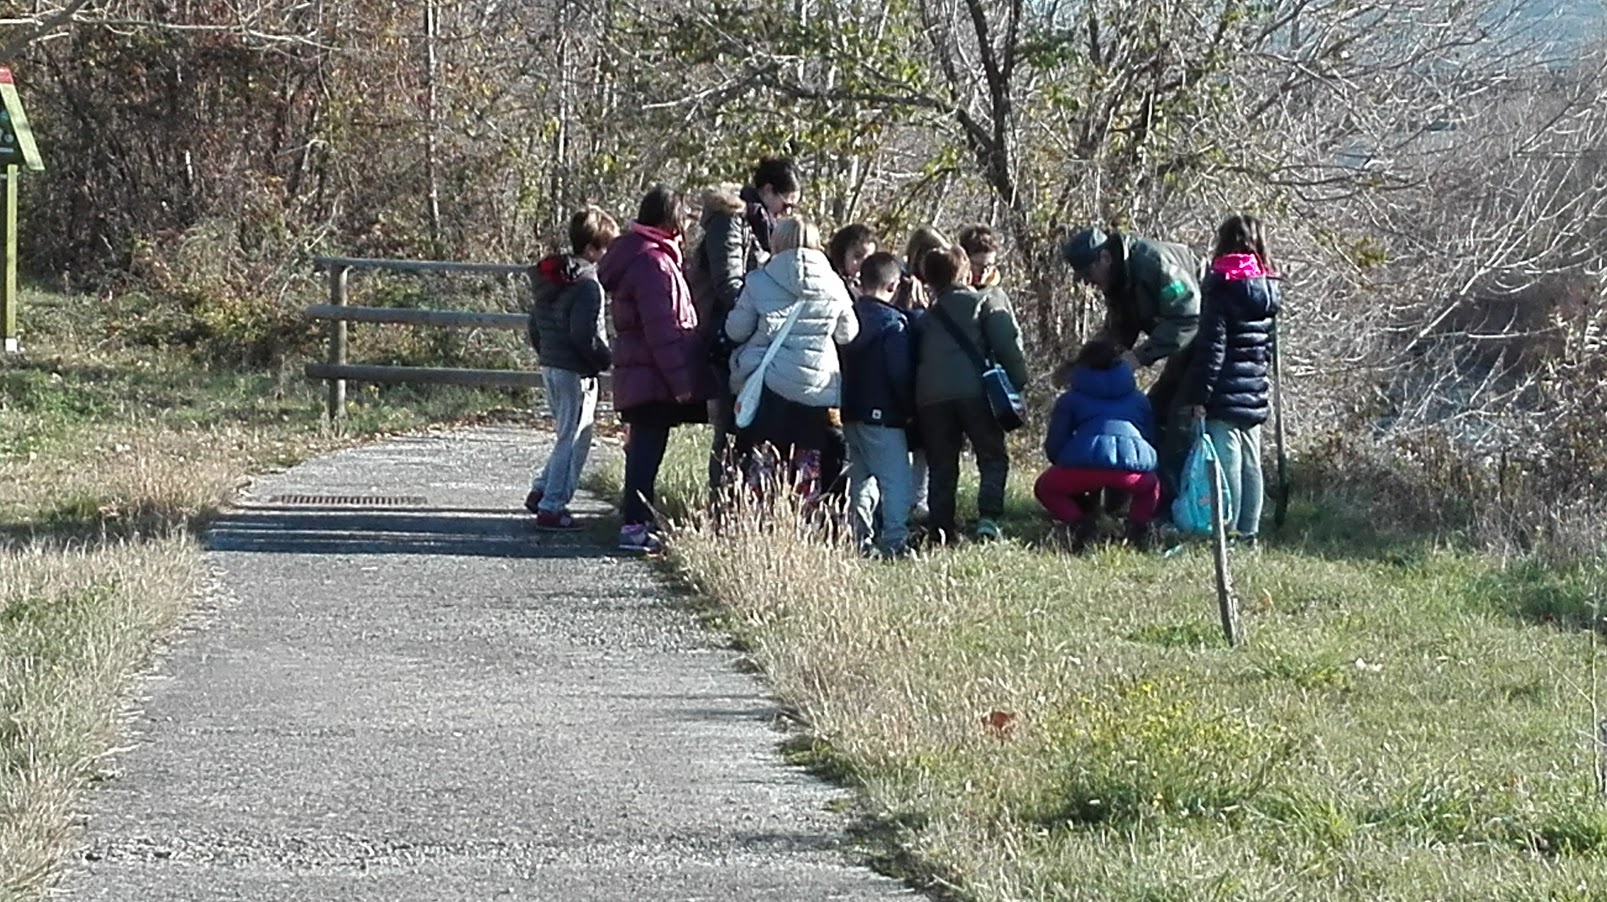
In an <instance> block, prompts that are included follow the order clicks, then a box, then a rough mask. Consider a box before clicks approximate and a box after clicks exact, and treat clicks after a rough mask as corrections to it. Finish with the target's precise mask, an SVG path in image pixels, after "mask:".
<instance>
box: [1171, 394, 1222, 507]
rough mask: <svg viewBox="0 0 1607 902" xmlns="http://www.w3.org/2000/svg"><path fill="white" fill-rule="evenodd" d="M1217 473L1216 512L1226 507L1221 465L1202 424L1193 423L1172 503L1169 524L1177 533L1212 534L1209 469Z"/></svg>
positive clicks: (1214, 446)
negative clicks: (1186, 457)
mask: <svg viewBox="0 0 1607 902" xmlns="http://www.w3.org/2000/svg"><path fill="white" fill-rule="evenodd" d="M1212 469H1215V470H1216V471H1217V485H1219V486H1222V495H1221V496H1220V497H1219V498H1218V504H1217V508H1216V509H1217V510H1218V511H1226V510H1227V508H1228V499H1227V496H1226V492H1227V480H1225V479H1222V478H1221V474H1222V462H1221V460H1220V459H1219V458H1218V457H1217V456H1216V445H1214V444H1213V443H1212V442H1211V437H1210V436H1208V435H1206V434H1205V423H1204V422H1202V421H1200V420H1195V421H1194V447H1192V448H1190V449H1189V456H1188V460H1186V461H1184V463H1183V474H1182V476H1181V478H1180V479H1179V480H1178V486H1177V498H1176V499H1174V500H1173V501H1172V524H1173V525H1174V526H1176V527H1177V528H1178V530H1179V531H1180V532H1183V533H1186V534H1190V535H1205V536H1208V535H1210V534H1211V533H1212V532H1213V531H1214V529H1213V528H1214V526H1215V524H1214V523H1213V522H1212V519H1211V517H1212V511H1211V470H1212Z"/></svg>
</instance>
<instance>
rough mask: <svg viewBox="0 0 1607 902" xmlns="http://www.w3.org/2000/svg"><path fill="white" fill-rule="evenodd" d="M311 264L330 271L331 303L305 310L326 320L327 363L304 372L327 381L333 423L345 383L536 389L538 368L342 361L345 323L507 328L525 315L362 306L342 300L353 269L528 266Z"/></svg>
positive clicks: (519, 269) (322, 260) (515, 271)
mask: <svg viewBox="0 0 1607 902" xmlns="http://www.w3.org/2000/svg"><path fill="white" fill-rule="evenodd" d="M313 267H314V269H315V270H316V271H318V272H327V273H328V274H329V303H327V304H314V305H312V306H310V307H308V308H307V309H306V313H307V315H308V316H309V317H312V318H313V319H318V320H326V321H328V323H329V356H328V362H327V363H309V364H307V366H306V368H305V369H304V370H303V372H304V373H305V374H306V375H307V377H308V378H309V379H323V380H326V381H327V382H328V383H329V396H328V405H327V407H328V410H327V413H328V415H329V419H330V421H331V422H333V421H335V420H338V419H340V418H341V417H342V416H344V415H345V411H346V383H347V382H348V381H351V382H384V383H397V382H421V383H431V384H437V385H471V386H477V387H489V386H496V387H507V388H540V387H541V372H540V371H539V370H534V369H531V370H476V369H457V368H449V367H423V366H370V365H365V364H352V363H347V362H346V352H347V329H346V326H347V324H348V323H392V324H399V325H408V326H444V327H448V328H479V329H510V330H519V331H523V330H524V329H525V327H526V324H527V322H528V317H527V316H526V315H525V314H523V313H480V312H473V311H462V310H419V309H414V308H403V307H361V306H353V305H350V304H348V303H347V302H346V300H347V294H346V287H347V281H348V276H349V274H350V272H351V271H352V270H354V269H356V270H382V271H385V272H408V273H426V272H436V273H461V274H470V273H473V274H480V275H498V276H524V275H528V274H529V272H530V268H529V267H528V266H525V265H523V264H519V263H453V262H448V261H443V260H379V259H373V258H368V257H316V258H314V259H313Z"/></svg>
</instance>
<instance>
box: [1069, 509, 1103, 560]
mask: <svg viewBox="0 0 1607 902" xmlns="http://www.w3.org/2000/svg"><path fill="white" fill-rule="evenodd" d="M1097 538H1099V521H1097V520H1095V519H1094V518H1093V517H1092V516H1086V517H1083V518H1082V519H1081V520H1078V521H1077V522H1076V523H1075V524H1074V525H1073V526H1072V527H1071V542H1070V545H1069V547H1070V548H1071V553H1072V554H1082V553H1083V552H1085V551H1087V550H1088V546H1089V545H1092V544H1094V540H1095V539H1097Z"/></svg>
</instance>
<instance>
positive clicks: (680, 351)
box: [597, 222, 714, 410]
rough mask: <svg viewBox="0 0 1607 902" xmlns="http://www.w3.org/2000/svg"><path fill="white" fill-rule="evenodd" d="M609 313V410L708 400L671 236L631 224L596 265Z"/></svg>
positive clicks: (707, 376) (708, 378) (703, 358)
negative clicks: (611, 317) (611, 373)
mask: <svg viewBox="0 0 1607 902" xmlns="http://www.w3.org/2000/svg"><path fill="white" fill-rule="evenodd" d="M597 279H598V281H600V282H602V283H603V288H605V289H607V291H608V297H609V309H610V310H611V311H612V312H613V315H614V330H615V331H616V332H617V333H618V335H617V338H616V340H615V342H614V409H615V410H628V409H630V408H632V407H637V406H639V405H642V404H649V403H653V402H655V401H658V402H667V403H673V402H674V401H675V399H676V398H677V397H686V396H690V397H691V398H692V400H694V401H706V400H708V399H709V398H711V397H713V396H714V373H713V370H712V369H711V368H710V367H709V365H708V355H707V353H706V352H705V350H704V347H703V342H702V341H701V340H700V339H699V338H698V334H697V328H698V318H697V308H696V307H695V306H693V304H692V292H691V290H690V289H688V288H687V284H686V277H685V276H684V275H683V274H682V272H681V248H680V243H679V240H678V239H677V237H676V236H673V235H670V234H668V233H666V232H663V231H661V230H659V229H655V228H651V227H649V226H643V225H640V224H637V223H634V222H633V223H631V224H630V227H629V228H628V230H627V231H626V233H625V234H624V235H621V236H620V237H619V238H618V239H616V240H615V241H614V243H613V244H611V245H609V247H608V253H607V254H605V255H604V256H603V259H602V261H601V262H599V263H598V264H597Z"/></svg>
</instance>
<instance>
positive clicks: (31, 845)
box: [0, 532, 201, 898]
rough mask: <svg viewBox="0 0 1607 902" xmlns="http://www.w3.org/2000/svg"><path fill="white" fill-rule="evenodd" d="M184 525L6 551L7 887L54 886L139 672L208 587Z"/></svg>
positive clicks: (1, 610)
mask: <svg viewBox="0 0 1607 902" xmlns="http://www.w3.org/2000/svg"><path fill="white" fill-rule="evenodd" d="M200 573H201V569H200V561H199V549H198V548H197V546H196V544H195V542H194V541H193V540H192V539H191V538H190V537H188V536H186V535H184V534H182V533H177V532H175V533H170V534H168V535H166V536H162V537H158V538H150V539H142V540H130V541H123V542H114V543H111V544H97V545H94V546H79V547H77V548H65V547H63V546H61V545H59V544H51V545H45V544H30V545H25V546H23V547H20V548H14V549H12V550H7V551H0V895H6V896H12V897H16V898H27V897H29V894H32V893H37V892H38V891H40V890H41V889H43V888H44V887H46V886H48V885H49V884H50V882H51V880H52V876H53V874H54V872H55V870H56V868H57V866H58V862H59V857H60V854H61V850H62V849H63V848H64V847H65V845H66V843H67V841H68V831H69V820H68V816H69V814H70V812H71V811H72V806H73V805H74V804H75V803H76V801H77V797H78V795H79V793H80V791H81V790H82V789H83V788H84V786H85V785H86V784H87V783H88V782H90V781H91V780H92V779H94V777H95V775H96V773H97V771H98V770H99V768H100V766H101V763H100V762H101V758H102V756H103V755H104V753H105V751H106V750H107V749H108V748H110V747H112V746H113V745H114V744H115V743H116V736H117V727H118V723H119V720H120V713H121V712H122V710H123V707H124V704H125V702H124V694H125V693H126V691H127V690H128V686H129V680H130V679H131V678H132V676H133V675H134V674H136V673H137V672H138V671H139V669H140V668H141V667H142V666H144V665H145V663H146V662H147V661H148V659H149V656H150V654H151V652H152V649H153V648H154V647H155V646H156V645H157V643H158V642H159V640H160V638H161V637H162V636H164V635H166V634H167V633H168V632H169V631H171V629H172V628H173V626H174V624H175V622H176V621H177V619H178V618H179V616H180V615H181V614H182V613H183V612H184V611H185V610H186V609H187V608H188V606H189V604H190V602H191V599H193V598H195V597H196V595H197V593H198V592H199V590H200V584H199V579H200Z"/></svg>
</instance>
